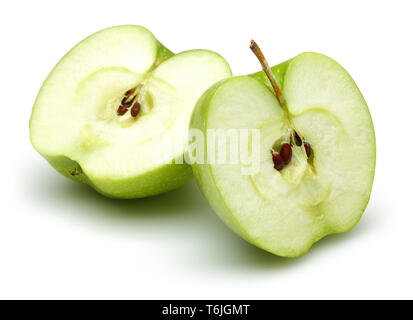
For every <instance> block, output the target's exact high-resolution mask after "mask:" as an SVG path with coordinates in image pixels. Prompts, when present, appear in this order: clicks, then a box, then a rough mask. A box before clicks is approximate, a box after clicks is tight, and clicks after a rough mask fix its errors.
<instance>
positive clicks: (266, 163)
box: [191, 53, 375, 257]
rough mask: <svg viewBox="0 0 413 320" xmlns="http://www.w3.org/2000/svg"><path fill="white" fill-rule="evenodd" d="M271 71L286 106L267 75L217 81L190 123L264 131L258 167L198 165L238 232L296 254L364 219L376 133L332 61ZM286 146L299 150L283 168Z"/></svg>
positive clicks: (302, 59) (319, 58) (305, 57)
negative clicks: (279, 156) (279, 164)
mask: <svg viewBox="0 0 413 320" xmlns="http://www.w3.org/2000/svg"><path fill="white" fill-rule="evenodd" d="M272 73H273V74H274V76H275V79H276V81H277V83H278V85H279V86H280V88H281V91H282V93H283V95H284V98H285V101H286V107H282V106H281V105H280V103H279V101H278V100H277V98H276V95H275V94H274V90H273V89H272V87H271V85H270V82H269V80H268V79H267V78H266V76H265V74H264V72H259V73H256V74H253V75H251V76H241V77H234V78H231V79H228V80H224V81H222V82H220V83H218V84H216V85H214V86H212V87H211V88H210V89H209V90H208V91H207V92H205V93H204V95H203V96H202V97H201V98H200V100H199V101H198V103H197V106H196V108H195V109H194V112H193V115H192V119H191V128H196V129H200V130H202V131H203V132H204V133H205V136H206V137H207V130H210V129H234V128H235V129H257V130H259V133H260V140H259V141H260V142H259V143H260V146H259V147H260V148H259V150H260V157H259V170H258V171H257V172H255V173H254V174H244V173H243V172H242V168H243V167H244V165H243V164H213V163H209V164H208V163H206V164H200V163H195V164H194V165H193V171H194V174H195V177H196V179H197V182H198V184H199V186H200V189H201V191H202V192H203V194H204V196H205V197H206V198H207V200H208V202H209V203H210V205H211V206H212V208H213V209H214V210H215V212H216V213H217V214H218V215H219V216H220V218H221V219H222V220H223V221H224V222H225V223H226V224H227V225H228V226H229V227H230V228H231V229H232V230H234V231H235V232H236V233H237V234H238V235H240V236H241V237H243V238H244V239H245V240H247V241H249V242H250V243H252V244H254V245H256V246H258V247H260V248H262V249H264V250H267V251H269V252H271V253H274V254H276V255H280V256H286V257H295V256H299V255H301V254H303V253H305V252H306V251H307V250H308V249H309V248H310V247H311V245H312V244H313V243H314V242H316V241H318V240H319V239H321V238H322V237H324V236H326V235H328V234H331V233H341V232H345V231H347V230H349V229H351V228H352V227H353V226H354V225H355V224H356V223H357V222H358V221H359V219H360V218H361V216H362V214H363V212H364V210H365V208H366V205H367V203H368V200H369V197H370V193H371V188H372V183H373V177H374V171H375V134H374V128H373V123H372V120H371V117H370V113H369V110H368V107H367V105H366V103H365V101H364V99H363V97H362V95H361V93H360V91H359V89H358V88H357V86H356V84H355V83H354V81H353V79H352V78H351V77H350V75H349V74H348V73H347V72H346V71H345V70H344V69H343V68H342V67H341V66H340V65H339V64H338V63H337V62H335V61H334V60H332V59H330V58H328V57H326V56H324V55H321V54H317V53H303V54H300V55H299V56H297V57H295V58H293V59H291V60H289V61H287V62H285V63H282V64H280V65H278V66H276V67H273V68H272ZM295 132H297V133H298V135H295ZM296 136H297V137H296ZM207 143H208V141H207ZM228 143H229V141H228ZM283 144H288V145H289V146H290V147H291V153H292V157H291V160H289V163H288V164H285V166H284V167H283V168H282V169H281V170H277V169H275V168H274V166H275V162H274V159H273V156H272V154H273V152H274V150H275V151H279V150H280V148H281V147H282V146H283ZM306 147H309V149H308V150H309V151H310V152H308V150H307V149H306ZM207 152H210V150H207ZM215 156H216V155H212V158H213V157H215ZM208 158H211V155H210V154H209V155H208Z"/></svg>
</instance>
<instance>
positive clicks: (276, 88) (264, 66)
mask: <svg viewBox="0 0 413 320" xmlns="http://www.w3.org/2000/svg"><path fill="white" fill-rule="evenodd" d="M250 49H251V50H252V52H254V54H255V55H256V57H257V58H258V61H259V62H260V63H261V66H262V70H263V71H264V72H265V74H266V75H267V77H268V79H269V80H270V83H271V86H272V87H273V89H274V92H275V96H276V97H277V100H278V102H279V103H280V105H281V107H283V108H284V109H285V108H286V103H285V98H284V95H283V94H282V92H281V90H280V87H279V86H278V84H277V81H276V80H275V77H274V74H273V73H272V71H271V68H270V67H269V65H268V62H267V60H266V59H265V57H264V54H263V53H262V51H261V49H260V47H259V46H258V44H257V43H256V42H255V41H254V40H251V43H250Z"/></svg>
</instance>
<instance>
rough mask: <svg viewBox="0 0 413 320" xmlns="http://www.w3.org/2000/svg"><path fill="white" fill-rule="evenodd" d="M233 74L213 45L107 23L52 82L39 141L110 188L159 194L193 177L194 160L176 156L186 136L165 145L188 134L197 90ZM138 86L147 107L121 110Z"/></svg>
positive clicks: (66, 168)
mask: <svg viewBox="0 0 413 320" xmlns="http://www.w3.org/2000/svg"><path fill="white" fill-rule="evenodd" d="M230 76H231V71H230V68H229V66H228V64H227V63H226V61H225V60H224V59H223V58H222V57H221V56H219V55H218V54H216V53H214V52H211V51H208V50H191V51H186V52H182V53H179V54H177V55H174V54H173V53H172V52H171V51H169V50H168V49H166V48H165V47H164V46H163V45H162V44H161V43H159V42H158V41H157V40H156V39H155V37H154V36H153V35H152V33H151V32H149V31H148V30H147V29H145V28H143V27H139V26H119V27H112V28H108V29H104V30H102V31H100V32H97V33H95V34H93V35H92V36H90V37H88V38H86V39H84V40H83V41H81V42H80V43H79V44H77V45H76V46H75V47H74V48H73V49H72V50H70V51H69V52H68V53H67V54H66V55H65V56H64V57H63V58H62V59H61V61H60V62H59V63H58V64H57V65H56V67H55V68H54V69H53V71H52V72H51V73H50V75H49V76H48V78H47V79H46V81H45V82H44V84H43V86H42V88H41V90H40V92H39V94H38V97H37V99H36V102H35V104H34V107H33V111H32V116H31V120H30V137H31V142H32V144H33V146H34V148H35V149H36V150H37V151H38V152H39V153H40V154H41V155H43V156H44V157H45V158H46V159H47V160H48V161H49V162H50V163H51V165H52V166H53V167H54V168H55V169H57V171H59V172H60V173H62V174H63V175H64V176H66V177H69V178H71V179H74V180H76V181H79V182H82V183H86V184H88V185H90V186H92V187H93V188H95V189H96V190H97V191H98V192H100V193H102V194H104V195H106V196H109V197H114V198H139V197H146V196H151V195H156V194H160V193H163V192H166V191H169V190H171V189H174V188H176V187H179V186H180V185H182V184H184V183H185V182H186V181H188V180H189V179H190V178H192V171H191V168H190V166H189V165H187V164H184V163H183V164H175V163H174V160H177V159H180V158H182V155H183V154H184V153H185V150H186V145H185V144H184V143H182V144H181V145H177V146H175V147H174V148H173V150H172V151H170V152H169V153H168V152H167V151H166V150H165V145H168V144H169V142H170V141H171V139H170V138H171V137H174V138H176V139H175V140H179V139H181V140H182V141H184V140H185V138H186V136H187V131H188V124H189V121H190V116H191V112H192V109H193V107H194V105H195V103H196V101H197V99H198V98H199V96H200V95H201V94H202V93H203V92H204V91H205V90H206V89H207V88H208V87H209V86H211V85H212V84H213V83H215V82H216V81H218V80H221V79H223V78H227V77H230ZM132 91H133V92H134V95H135V101H134V102H137V103H138V104H139V105H138V107H139V108H138V109H136V108H135V109H133V107H132V106H129V109H127V110H123V111H126V112H123V114H120V112H118V109H119V106H120V105H121V104H122V101H123V99H124V98H125V94H127V93H128V92H132ZM134 113H135V114H134ZM154 155H155V157H156V156H158V157H159V159H154ZM157 160H159V161H157ZM176 162H179V161H176Z"/></svg>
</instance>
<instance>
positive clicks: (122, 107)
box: [118, 105, 128, 116]
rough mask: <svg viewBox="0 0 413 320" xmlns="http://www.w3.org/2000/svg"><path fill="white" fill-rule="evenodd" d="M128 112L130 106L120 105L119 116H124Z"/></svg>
mask: <svg viewBox="0 0 413 320" xmlns="http://www.w3.org/2000/svg"><path fill="white" fill-rule="evenodd" d="M126 111H128V106H126V105H120V106H119V108H118V115H119V116H122V115H124V114H125V113H126Z"/></svg>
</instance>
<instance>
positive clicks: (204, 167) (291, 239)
mask: <svg viewBox="0 0 413 320" xmlns="http://www.w3.org/2000/svg"><path fill="white" fill-rule="evenodd" d="M306 58H309V59H310V60H311V59H312V58H314V59H315V60H321V61H324V62H326V64H327V65H329V66H331V69H334V71H332V72H338V73H339V77H341V79H345V80H343V81H344V83H345V84H346V86H348V88H350V89H348V88H346V89H348V90H350V93H349V94H350V95H353V96H354V97H355V99H357V100H358V101H359V104H360V109H361V111H362V113H363V116H364V118H363V121H362V123H363V125H364V126H365V127H366V128H367V129H366V130H367V131H368V132H367V134H366V136H367V137H368V138H369V139H370V141H369V145H367V146H366V148H367V149H368V154H367V156H366V157H365V158H363V159H362V160H363V161H364V162H365V163H362V164H361V165H362V166H363V170H364V172H363V175H364V176H363V179H364V180H363V181H364V184H363V190H362V192H363V195H362V196H360V197H359V198H360V199H359V198H357V201H358V202H357V206H355V207H354V208H351V209H352V212H351V217H350V218H348V219H343V220H342V221H341V220H340V217H337V216H335V215H334V214H333V212H334V208H333V205H330V207H329V206H324V207H323V209H324V210H325V212H322V213H321V214H320V213H319V212H317V214H316V215H315V216H314V217H310V219H309V220H311V219H313V220H317V219H318V218H319V217H320V216H323V214H325V215H326V216H328V215H329V211H331V212H330V214H331V215H332V217H331V219H330V220H329V221H328V219H325V220H327V221H328V223H325V224H324V225H323V226H322V227H320V228H315V229H314V230H309V231H308V232H307V234H306V237H305V239H304V240H303V241H297V239H298V238H300V237H301V235H299V233H300V232H302V233H306V231H305V228H304V227H303V228H301V226H300V228H298V226H299V224H300V222H297V226H294V225H293V226H292V227H289V226H285V229H287V231H286V233H284V234H280V235H270V233H271V232H273V231H274V233H276V232H277V230H273V229H271V221H270V220H271V219H268V220H265V218H263V219H262V220H263V222H262V225H261V229H263V230H259V228H260V226H259V224H260V223H261V217H260V210H259V209H258V208H256V207H252V208H249V209H250V211H245V210H244V211H243V209H240V207H241V208H242V207H244V206H248V201H249V200H244V198H248V199H250V198H251V197H250V196H249V195H247V194H245V191H244V190H243V186H242V185H240V184H238V182H237V180H236V179H233V177H231V176H224V177H223V179H222V175H225V173H222V169H221V173H217V172H218V171H217V168H218V169H219V168H220V166H222V165H217V164H198V163H194V164H193V165H192V169H193V172H194V175H195V178H196V181H197V183H198V186H199V188H200V190H201V192H202V194H203V195H204V197H205V198H206V199H207V201H208V202H209V204H210V206H211V207H212V209H213V210H214V211H215V213H216V214H217V215H218V216H219V217H220V219H221V220H222V221H223V222H224V223H225V224H226V225H227V226H228V227H229V228H230V229H231V230H232V231H234V232H235V233H236V234H238V235H239V236H240V237H242V238H243V239H244V240H246V241H248V242H249V243H251V244H253V245H255V246H256V247H258V248H261V249H263V250H265V251H268V252H270V253H272V254H275V255H278V256H282V257H290V258H292V257H298V256H301V255H303V254H304V253H306V252H307V251H308V250H309V249H310V248H311V246H312V245H313V244H314V243H315V242H317V241H318V240H320V239H321V238H323V237H325V236H327V235H329V234H333V233H343V232H347V231H349V230H350V229H352V228H353V227H354V226H355V225H356V224H357V223H358V221H359V220H360V218H361V216H362V214H363V212H364V211H365V208H366V206H367V204H368V202H369V198H370V194H371V190H372V185H373V179H374V171H375V163H376V143H375V134H374V127H373V122H372V119H371V115H370V112H369V110H368V107H367V104H366V103H365V101H364V98H363V97H362V95H361V93H360V91H359V89H358V88H357V86H356V84H355V83H354V81H353V79H352V78H351V76H350V75H349V74H348V73H347V72H346V71H345V70H344V68H342V67H341V66H340V65H339V64H338V63H337V62H336V61H334V60H333V59H331V58H329V57H326V56H324V55H321V54H318V53H303V54H300V55H298V56H297V57H295V58H293V59H290V60H288V61H285V62H283V63H281V64H279V65H277V66H274V67H272V68H271V70H272V73H273V74H274V76H275V78H276V81H277V83H278V85H279V87H280V89H281V90H282V91H283V93H284V94H286V92H285V89H286V88H285V84H286V81H288V79H286V75H287V74H288V72H289V68H291V66H292V65H294V64H295V63H296V62H297V64H298V63H299V62H300V61H302V60H305V59H306ZM327 72H328V71H327ZM252 79H254V80H252ZM242 82H246V83H247V86H257V88H259V90H262V91H265V90H264V87H265V88H266V89H267V90H268V92H270V93H271V95H273V96H274V99H273V101H272V102H271V103H272V107H273V108H279V109H281V108H280V106H279V104H278V101H277V100H276V99H275V95H274V94H273V92H274V91H273V89H272V87H271V84H270V82H269V80H268V78H267V76H266V75H265V73H264V72H263V71H260V72H257V73H254V74H251V75H248V76H239V77H234V78H231V79H225V80H222V81H220V82H218V83H216V84H215V85H213V86H211V87H210V88H209V89H208V90H207V91H206V92H205V93H204V94H203V95H202V96H201V98H200V99H199V100H198V103H197V105H196V107H195V109H194V111H193V114H192V119H191V124H190V127H191V128H196V129H199V130H201V131H202V132H203V133H204V135H205V137H207V135H206V132H207V130H208V129H210V128H216V127H219V125H217V126H214V125H212V124H211V123H210V122H212V121H214V120H212V118H213V116H211V114H214V112H215V110H214V109H218V107H217V106H216V105H214V100H216V99H218V98H217V97H218V96H220V95H221V96H225V95H226V96H228V95H230V94H231V92H230V90H229V89H227V88H226V87H228V88H230V87H231V86H236V85H237V83H242ZM246 90H248V89H247V88H245V90H244V91H246ZM251 90H252V89H251ZM234 95H236V93H234ZM286 99H287V105H288V104H289V95H288V93H287V95H286ZM238 101H239V100H238ZM251 107H253V106H251ZM227 108H228V106H227ZM238 108H239V106H237V105H234V106H233V112H232V114H233V115H234V116H236V115H237V114H239V112H240V113H244V114H247V115H246V117H245V118H249V117H250V115H249V113H250V112H253V111H250V112H248V110H243V109H241V110H240V109H238ZM228 109H229V108H228ZM266 111H267V112H268V117H270V116H271V115H270V112H271V111H270V109H267V110H266ZM217 112H220V111H217ZM256 112H260V111H259V110H258V111H256ZM230 113H231V112H230ZM222 117H225V115H222ZM240 117H242V114H241V115H240ZM296 124H297V123H296ZM299 124H300V125H303V123H302V122H299ZM240 127H243V126H242V125H241V126H240ZM250 128H251V127H250ZM297 128H300V127H299V126H297ZM300 129H303V128H300ZM303 131H305V130H303ZM304 135H305V133H304ZM310 142H311V141H310ZM311 146H312V148H313V152H314V153H315V154H316V155H315V157H317V152H318V151H319V152H320V154H321V153H322V151H320V150H318V149H317V145H311ZM314 150H315V151H314ZM205 152H207V151H206V150H205ZM268 157H269V158H270V156H268ZM293 160H294V159H293ZM293 160H292V161H293ZM266 163H267V164H264V165H266V166H268V167H271V169H268V170H269V171H268V172H270V171H271V170H272V171H273V173H272V174H274V176H275V175H279V172H278V171H276V170H275V169H273V168H272V161H271V160H267V161H266ZM286 167H287V166H286ZM227 168H230V167H227ZM283 170H285V168H284V169H283ZM224 172H225V170H224ZM220 175H221V176H220ZM219 179H221V185H220V182H219V181H218V180H219ZM269 179H270V178H269ZM222 180H227V181H228V184H229V185H230V187H227V190H225V188H224V187H223V186H222ZM349 184H350V187H351V183H349ZM310 188H312V185H311V186H310ZM228 189H229V190H228ZM272 192H273V196H272V197H273V198H275V199H277V198H279V199H277V200H278V201H280V203H282V202H283V201H285V200H284V199H282V196H277V184H276V183H275V185H274V189H273V190H272ZM237 193H238V197H235V199H236V200H235V201H234V199H230V198H229V196H228V194H237ZM243 193H244V194H243ZM270 197H271V195H270ZM351 200H352V199H351V198H348V199H346V198H345V197H344V200H342V201H341V202H340V204H343V203H345V202H351ZM291 201H294V198H292V199H291ZM317 205H318V204H317ZM350 207H351V206H350ZM334 213H335V212H334ZM286 214H288V212H287V213H286ZM255 225H257V226H255ZM266 225H270V226H269V227H268V228H266V227H263V226H266ZM283 227H284V226H282V223H281V230H282V229H283ZM296 227H297V228H296ZM257 229H258V230H257ZM264 229H265V230H264ZM274 229H275V228H274ZM303 230H304V231H303Z"/></svg>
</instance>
